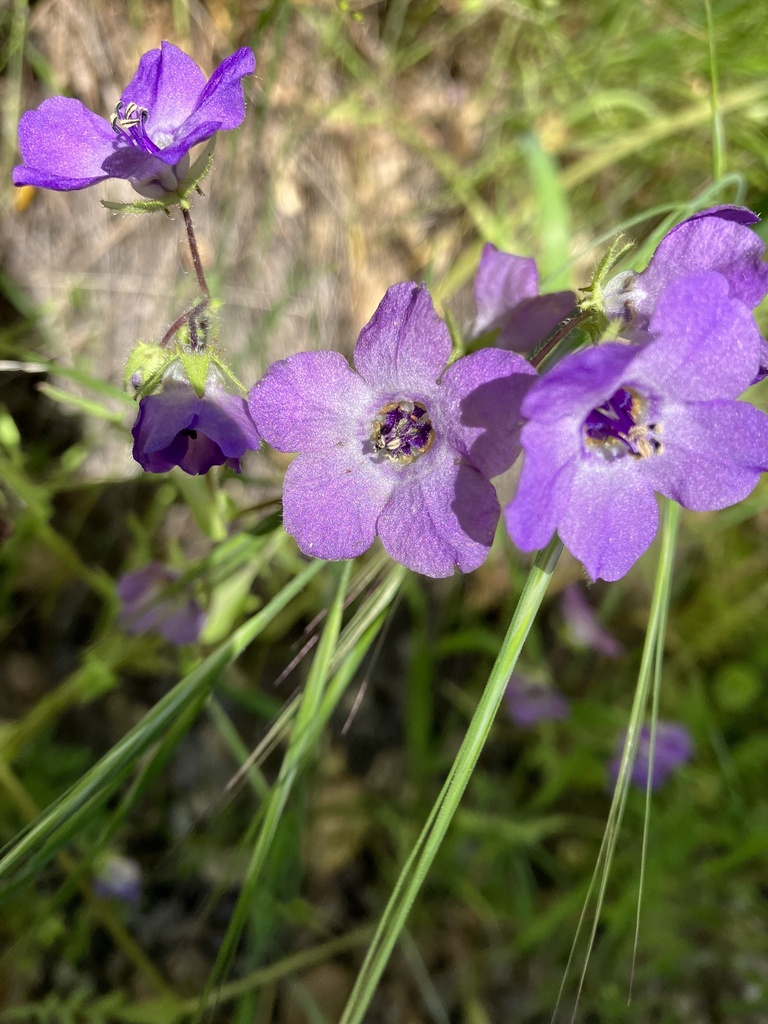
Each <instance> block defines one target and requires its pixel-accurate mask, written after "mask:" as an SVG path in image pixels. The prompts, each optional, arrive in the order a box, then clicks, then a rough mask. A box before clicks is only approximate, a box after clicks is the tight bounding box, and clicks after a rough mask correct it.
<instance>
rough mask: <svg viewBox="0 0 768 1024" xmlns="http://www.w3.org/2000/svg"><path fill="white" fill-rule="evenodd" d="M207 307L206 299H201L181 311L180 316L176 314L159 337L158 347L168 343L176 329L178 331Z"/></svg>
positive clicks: (195, 318) (163, 346)
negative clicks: (189, 307)
mask: <svg viewBox="0 0 768 1024" xmlns="http://www.w3.org/2000/svg"><path fill="white" fill-rule="evenodd" d="M207 307H208V299H207V298H205V299H201V301H200V302H198V303H197V305H195V306H193V307H192V308H191V309H188V310H187V311H186V313H182V314H181V315H180V316H177V317H176V319H175V320H174V321H173V323H172V324H171V326H170V327H169V328H168V330H167V331H166V332H165V334H164V335H163V337H162V338H161V339H160V348H165V346H166V345H167V344H168V342H169V341H170V340H171V338H172V337H173V336H174V334H175V333H176V331H178V329H179V328H180V327H183V326H184V324H188V323H191V322H192V321H194V320H197V317H198V315H199V314H200V313H202V312H203V311H204V310H205V309H207Z"/></svg>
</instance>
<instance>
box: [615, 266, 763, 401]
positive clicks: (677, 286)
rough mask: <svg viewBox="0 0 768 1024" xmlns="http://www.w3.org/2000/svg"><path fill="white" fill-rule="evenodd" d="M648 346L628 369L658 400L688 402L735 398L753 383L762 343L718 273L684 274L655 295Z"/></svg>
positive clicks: (747, 314)
mask: <svg viewBox="0 0 768 1024" xmlns="http://www.w3.org/2000/svg"><path fill="white" fill-rule="evenodd" d="M650 329H651V333H652V334H653V336H654V339H655V340H654V341H653V342H651V343H650V344H648V345H647V346H646V347H645V348H644V349H643V350H642V352H641V353H640V355H639V356H638V358H637V360H636V362H635V364H634V365H633V366H632V370H631V374H632V375H636V376H637V379H638V380H643V379H647V380H648V381H650V382H652V384H653V385H654V386H655V387H656V388H657V389H658V390H659V393H660V394H661V395H670V396H672V397H674V398H680V399H686V400H689V401H705V400H707V399H710V398H736V397H737V396H738V395H740V394H741V393H742V391H744V390H745V389H746V388H747V387H749V385H750V384H751V383H752V381H753V380H754V378H755V376H756V375H757V372H758V370H759V367H760V360H761V357H762V354H763V339H762V337H761V335H760V331H759V330H758V328H757V324H756V323H755V320H754V317H753V316H752V313H751V312H750V311H749V309H748V308H747V307H746V306H745V305H744V304H743V303H741V302H738V301H736V300H734V299H733V298H731V297H730V296H729V293H728V284H727V282H726V281H725V279H724V278H723V277H722V276H721V275H719V274H713V273H703V274H685V275H683V276H682V277H680V278H678V279H677V280H676V281H673V282H672V283H671V284H669V285H668V286H667V287H666V288H665V289H664V291H663V292H662V293H661V295H660V296H659V299H658V302H657V304H656V308H655V310H654V313H653V316H652V317H651V324H650Z"/></svg>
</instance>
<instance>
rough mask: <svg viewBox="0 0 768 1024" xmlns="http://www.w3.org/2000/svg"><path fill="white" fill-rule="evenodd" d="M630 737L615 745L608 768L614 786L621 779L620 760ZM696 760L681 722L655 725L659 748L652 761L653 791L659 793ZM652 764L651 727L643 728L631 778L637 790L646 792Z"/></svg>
mask: <svg viewBox="0 0 768 1024" xmlns="http://www.w3.org/2000/svg"><path fill="white" fill-rule="evenodd" d="M626 739H627V734H626V733H624V735H623V736H622V738H621V739H620V740H619V742H618V743H617V744H616V753H615V755H614V757H613V760H612V761H611V763H610V765H609V766H608V772H609V774H610V777H611V779H612V780H613V784H614V786H615V785H616V781H617V779H618V777H619V770H620V768H621V758H622V754H623V753H624V744H625V743H626ZM692 756H693V740H692V739H691V734H690V733H689V732H688V730H687V729H686V727H685V726H684V725H683V724H682V723H681V722H662V721H658V722H657V723H656V745H655V749H654V758H653V772H652V775H651V788H652V789H658V788H659V786H663V785H664V783H665V782H666V781H667V779H668V778H669V777H670V775H672V773H673V772H674V771H676V770H677V769H678V768H679V767H680V766H681V765H683V764H686V763H687V762H688V761H690V759H691V757H692ZM650 760H651V727H650V725H644V726H643V727H642V729H641V730H640V736H639V738H638V743H637V753H636V756H635V763H634V764H633V765H632V774H631V776H630V778H631V781H632V784H633V785H634V786H637V788H638V789H642V790H645V788H646V786H647V785H648V766H649V764H650Z"/></svg>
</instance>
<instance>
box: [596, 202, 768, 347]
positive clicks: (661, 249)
mask: <svg viewBox="0 0 768 1024" xmlns="http://www.w3.org/2000/svg"><path fill="white" fill-rule="evenodd" d="M759 219H760V218H759V217H758V216H757V215H756V214H754V213H752V211H751V210H748V209H746V208H745V207H743V206H715V207H712V208H711V209H709V210H702V211H701V212H700V213H696V214H694V215H693V216H692V217H689V218H688V219H687V220H684V221H682V222H681V223H680V224H678V225H677V226H676V227H674V228H672V230H671V231H669V232H668V233H667V234H666V235H665V236H664V237H663V238H662V240H661V241H660V242H659V245H658V247H657V249H656V251H655V252H654V254H653V256H651V259H650V262H649V263H648V266H647V267H646V268H645V270H644V271H643V272H642V273H640V274H637V273H635V272H634V271H631V270H627V271H624V272H623V273H621V274H618V275H617V276H616V277H614V278H613V279H612V280H611V281H609V282H608V284H607V285H606V287H605V289H604V292H603V301H604V308H605V314H606V316H607V317H608V318H609V319H610V320H613V319H621V320H624V321H625V323H626V324H627V325H628V326H629V328H630V330H631V332H635V333H632V337H633V340H634V339H635V338H637V340H644V338H643V332H644V331H646V330H647V329H648V326H649V323H650V320H651V317H652V315H653V311H654V309H655V308H656V303H657V302H658V300H659V296H660V295H661V293H662V292H663V290H664V289H665V288H666V286H667V285H668V284H669V283H670V282H672V281H674V280H676V279H677V278H679V277H682V276H683V275H685V274H690V273H699V272H702V271H710V272H712V273H715V274H718V275H719V276H720V277H721V278H722V279H723V280H724V281H725V282H726V284H727V289H728V290H727V294H728V295H729V296H730V297H731V298H732V299H736V300H738V301H739V302H741V303H743V304H744V305H745V306H747V307H748V308H749V309H754V308H755V306H757V305H758V304H759V303H760V302H762V300H763V298H764V297H765V295H766V294H768V266H766V264H765V263H763V261H762V256H763V251H764V249H765V246H764V245H763V243H762V241H761V240H760V238H758V236H757V235H756V234H755V232H754V231H752V230H751V227H750V225H751V224H755V223H757V221H758V220H759Z"/></svg>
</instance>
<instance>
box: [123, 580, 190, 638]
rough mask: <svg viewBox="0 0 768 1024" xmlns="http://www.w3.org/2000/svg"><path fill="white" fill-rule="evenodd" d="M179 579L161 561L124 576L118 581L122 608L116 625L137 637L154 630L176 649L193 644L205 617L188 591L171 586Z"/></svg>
mask: <svg viewBox="0 0 768 1024" xmlns="http://www.w3.org/2000/svg"><path fill="white" fill-rule="evenodd" d="M180 578H181V576H180V574H179V573H178V572H174V570H173V569H169V568H168V566H166V565H163V564H162V563H161V562H150V563H149V565H145V566H144V567H143V568H142V569H134V570H133V571H132V572H126V573H124V574H123V575H122V576H121V577H120V579H119V580H118V581H117V596H118V597H119V598H120V602H121V608H120V614H119V617H118V622H119V624H120V626H121V628H122V629H124V630H125V632H126V633H130V634H131V635H132V636H138V635H140V634H141V633H148V632H149V631H150V630H154V631H155V632H157V633H159V634H160V635H161V636H163V637H165V639H166V640H168V641H169V643H172V644H176V645H178V646H180V645H182V644H192V643H194V642H195V641H196V640H197V638H198V637H199V635H200V631H201V630H202V628H203V625H204V623H205V614H204V612H203V610H202V608H201V607H200V605H199V604H198V603H197V601H196V600H195V599H194V598H193V597H190V596H189V590H188V588H186V587H185V588H181V587H180V586H174V584H178V581H179V580H180Z"/></svg>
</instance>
